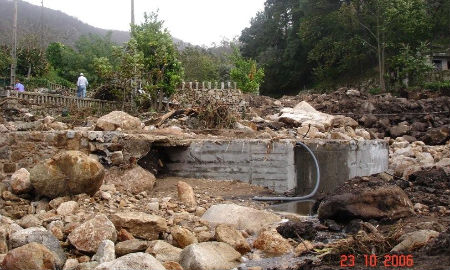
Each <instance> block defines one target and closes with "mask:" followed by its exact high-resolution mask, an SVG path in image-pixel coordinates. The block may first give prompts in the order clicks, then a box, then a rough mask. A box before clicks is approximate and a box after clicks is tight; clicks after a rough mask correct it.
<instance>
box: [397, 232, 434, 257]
mask: <svg viewBox="0 0 450 270" xmlns="http://www.w3.org/2000/svg"><path fill="white" fill-rule="evenodd" d="M438 236H439V233H438V232H436V231H433V230H420V231H415V232H411V233H407V234H404V235H402V236H401V237H400V238H399V240H400V243H398V244H397V245H396V246H395V247H394V248H392V250H391V252H411V251H413V250H414V249H417V248H420V247H423V246H425V245H426V244H427V243H428V242H429V241H430V240H431V239H433V238H436V237H438Z"/></svg>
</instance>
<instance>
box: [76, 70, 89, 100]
mask: <svg viewBox="0 0 450 270" xmlns="http://www.w3.org/2000/svg"><path fill="white" fill-rule="evenodd" d="M88 85H89V83H88V80H87V79H86V77H84V74H83V73H80V77H78V81H77V87H78V91H77V97H79V98H85V97H86V87H87V86H88Z"/></svg>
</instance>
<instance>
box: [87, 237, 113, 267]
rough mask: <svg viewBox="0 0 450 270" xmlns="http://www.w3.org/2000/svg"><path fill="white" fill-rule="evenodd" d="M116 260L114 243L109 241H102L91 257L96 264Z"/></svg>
mask: <svg viewBox="0 0 450 270" xmlns="http://www.w3.org/2000/svg"><path fill="white" fill-rule="evenodd" d="M115 259H116V253H115V248H114V243H113V242H112V241H111V240H104V241H102V242H101V243H100V245H99V246H98V250H97V253H95V255H94V256H93V257H92V260H93V261H97V262H98V263H104V262H110V261H112V260H115Z"/></svg>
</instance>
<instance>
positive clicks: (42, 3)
mask: <svg viewBox="0 0 450 270" xmlns="http://www.w3.org/2000/svg"><path fill="white" fill-rule="evenodd" d="M40 28H41V29H39V30H40V32H41V33H40V37H39V38H40V42H39V43H40V44H39V46H41V49H44V0H41V18H40Z"/></svg>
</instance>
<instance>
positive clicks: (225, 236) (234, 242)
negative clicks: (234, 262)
mask: <svg viewBox="0 0 450 270" xmlns="http://www.w3.org/2000/svg"><path fill="white" fill-rule="evenodd" d="M215 238H216V240H217V241H219V242H224V243H227V244H229V245H230V246H232V247H233V248H234V249H236V250H237V251H239V252H240V253H241V254H245V253H247V252H249V251H250V250H251V248H250V245H249V244H248V243H247V240H246V239H245V238H244V236H242V234H241V233H240V232H239V231H238V230H236V229H235V228H233V227H232V226H230V225H225V224H220V225H219V226H217V227H216V232H215Z"/></svg>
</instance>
